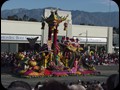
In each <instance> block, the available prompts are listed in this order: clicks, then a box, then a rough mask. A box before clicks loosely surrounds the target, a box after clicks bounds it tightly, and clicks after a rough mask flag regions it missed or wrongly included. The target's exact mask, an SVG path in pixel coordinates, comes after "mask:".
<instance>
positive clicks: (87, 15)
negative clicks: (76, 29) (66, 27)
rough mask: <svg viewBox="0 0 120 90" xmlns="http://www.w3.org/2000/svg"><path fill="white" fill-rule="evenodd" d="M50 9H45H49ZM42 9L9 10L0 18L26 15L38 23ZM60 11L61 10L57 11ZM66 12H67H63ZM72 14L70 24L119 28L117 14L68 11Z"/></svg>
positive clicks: (3, 11) (3, 12) (2, 13)
mask: <svg viewBox="0 0 120 90" xmlns="http://www.w3.org/2000/svg"><path fill="white" fill-rule="evenodd" d="M50 8H51V7H47V9H50ZM44 9H46V8H42V9H30V10H29V9H24V8H18V9H11V10H2V11H1V18H2V19H7V17H8V16H12V15H17V16H18V17H19V18H22V17H23V16H24V15H27V16H28V17H29V18H35V19H37V20H38V21H41V16H42V15H43V12H44ZM59 10H62V9H59ZM64 11H67V10H64ZM69 11H71V14H72V24H77V25H80V24H83V25H95V26H111V27H117V28H118V27H119V12H117V11H116V12H85V11H79V10H69Z"/></svg>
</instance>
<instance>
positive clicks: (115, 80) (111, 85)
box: [106, 74, 119, 90]
mask: <svg viewBox="0 0 120 90" xmlns="http://www.w3.org/2000/svg"><path fill="white" fill-rule="evenodd" d="M106 85H107V90H113V89H115V88H116V87H117V86H118V85H119V74H112V75H110V76H109V77H108V79H107V81H106Z"/></svg>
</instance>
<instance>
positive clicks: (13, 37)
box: [1, 35, 41, 40]
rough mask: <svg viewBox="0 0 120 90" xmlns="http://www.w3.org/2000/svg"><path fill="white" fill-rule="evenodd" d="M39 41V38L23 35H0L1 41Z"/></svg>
mask: <svg viewBox="0 0 120 90" xmlns="http://www.w3.org/2000/svg"><path fill="white" fill-rule="evenodd" d="M35 37H38V39H37V40H41V36H23V35H1V40H27V38H35Z"/></svg>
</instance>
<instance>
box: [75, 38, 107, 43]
mask: <svg viewBox="0 0 120 90" xmlns="http://www.w3.org/2000/svg"><path fill="white" fill-rule="evenodd" d="M77 38H78V39H79V41H80V42H81V43H83V42H86V38H82V37H77ZM87 42H89V43H90V42H91V43H106V42H107V38H87Z"/></svg>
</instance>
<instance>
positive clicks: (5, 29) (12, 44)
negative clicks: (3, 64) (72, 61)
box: [1, 9, 113, 53]
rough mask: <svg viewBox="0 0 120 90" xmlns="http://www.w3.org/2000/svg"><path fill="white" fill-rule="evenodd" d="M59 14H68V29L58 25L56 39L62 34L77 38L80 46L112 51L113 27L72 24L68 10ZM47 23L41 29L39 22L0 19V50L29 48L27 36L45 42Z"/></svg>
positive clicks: (48, 12) (13, 50)
mask: <svg viewBox="0 0 120 90" xmlns="http://www.w3.org/2000/svg"><path fill="white" fill-rule="evenodd" d="M58 14H59V15H60V16H66V15H69V16H68V20H66V21H65V22H67V23H68V30H67V31H64V30H63V29H64V23H65V22H62V23H61V24H60V25H59V27H58V30H59V32H58V39H59V40H61V38H62V37H63V36H66V37H70V38H78V39H79V41H80V44H81V46H83V47H84V46H85V45H87V47H88V50H89V51H90V50H92V49H95V50H99V49H101V48H103V49H105V50H107V52H108V53H112V52H113V51H112V47H113V41H112V40H113V39H112V38H113V37H112V36H113V28H112V27H101V26H86V25H72V19H71V17H72V15H71V12H69V11H58ZM49 15H50V10H48V9H45V13H44V16H45V17H48V16H49ZM47 36H48V25H47V23H46V24H45V29H44V30H42V29H41V22H27V21H11V20H1V52H3V51H7V52H18V51H20V50H26V49H28V48H29V42H28V40H27V38H35V37H38V39H37V42H36V44H37V45H40V44H43V43H47V39H48V37H47Z"/></svg>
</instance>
